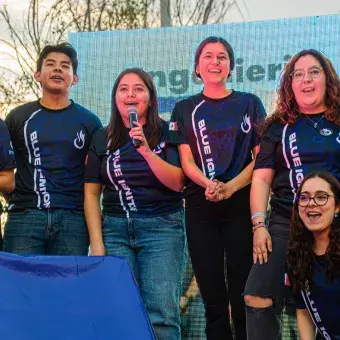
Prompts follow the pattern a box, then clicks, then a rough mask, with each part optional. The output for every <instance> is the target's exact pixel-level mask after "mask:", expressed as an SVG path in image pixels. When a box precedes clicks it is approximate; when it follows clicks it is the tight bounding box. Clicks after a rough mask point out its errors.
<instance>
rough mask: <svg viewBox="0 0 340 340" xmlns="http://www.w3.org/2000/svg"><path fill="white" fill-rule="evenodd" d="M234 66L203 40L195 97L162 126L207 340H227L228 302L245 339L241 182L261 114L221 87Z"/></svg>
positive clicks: (219, 43)
mask: <svg viewBox="0 0 340 340" xmlns="http://www.w3.org/2000/svg"><path fill="white" fill-rule="evenodd" d="M234 65H235V62H234V52H233V50H232V48H231V46H230V45H229V43H228V42H227V41H226V40H224V39H223V38H219V37H209V38H207V39H205V40H203V41H202V42H201V44H200V45H199V47H198V48H197V51H196V54H195V68H194V70H195V73H196V76H197V77H198V78H200V79H202V81H203V84H204V89H203V92H201V93H199V94H197V95H195V96H192V97H190V98H188V99H185V100H183V101H181V102H179V103H178V104H177V105H176V106H175V108H174V111H173V114H172V118H171V121H170V125H169V129H170V133H169V141H170V142H171V143H173V144H176V145H178V149H179V153H180V158H181V163H182V167H183V170H184V172H185V173H186V175H187V176H188V177H189V183H188V184H187V186H186V189H185V197H186V207H185V209H186V228H187V229H186V230H187V237H188V245H189V250H190V255H191V260H192V264H193V268H194V272H195V276H196V279H197V282H198V285H199V288H200V291H201V295H202V297H203V300H204V304H205V311H206V334H207V338H208V339H209V340H210V339H214V340H217V339H221V340H222V339H223V340H227V339H232V332H231V327H230V315H229V312H228V311H229V303H230V304H231V314H232V320H233V325H234V329H235V332H236V339H237V340H242V339H246V322H245V306H244V302H243V298H242V293H243V290H244V286H245V283H246V280H247V276H248V273H249V270H250V268H251V265H252V224H251V219H250V208H249V191H250V188H249V183H250V180H251V176H252V172H253V166H254V161H253V159H254V158H255V156H256V153H257V151H258V144H259V139H258V135H257V129H256V127H257V125H258V124H259V123H260V122H262V121H263V120H264V118H265V111H264V108H263V105H262V103H261V101H260V99H259V98H258V97H256V96H254V95H252V94H250V93H243V92H238V91H234V90H230V89H229V88H228V87H227V84H226V82H227V79H228V78H230V76H231V73H232V70H233V69H234ZM214 180H215V182H214ZM222 199H223V200H222ZM217 201H218V202H217ZM225 263H226V266H225ZM225 268H226V273H225ZM226 279H227V280H226ZM226 281H227V282H226Z"/></svg>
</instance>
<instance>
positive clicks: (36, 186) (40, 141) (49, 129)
mask: <svg viewBox="0 0 340 340" xmlns="http://www.w3.org/2000/svg"><path fill="white" fill-rule="evenodd" d="M6 123H7V125H8V128H9V132H10V135H11V139H12V142H13V148H14V153H15V158H16V162H17V172H16V175H15V181H16V182H15V190H14V194H13V196H12V197H11V200H10V204H9V210H19V209H24V208H37V209H49V208H63V209H76V210H83V205H84V204H83V200H84V194H83V193H84V189H83V185H84V168H85V157H86V154H87V151H88V148H89V146H90V143H91V140H92V136H93V133H94V132H95V131H96V130H98V129H99V128H101V127H102V124H101V122H100V120H99V118H98V117H97V116H95V115H94V114H93V113H92V112H90V111H88V110H86V109H85V108H83V107H82V106H80V105H78V104H76V103H74V102H71V104H70V105H69V106H68V107H66V108H64V109H62V110H50V109H47V108H45V107H43V106H42V105H40V103H39V101H35V102H31V103H27V104H24V105H22V106H19V107H17V108H16V109H14V110H13V111H11V112H10V114H9V115H8V116H7V117H6Z"/></svg>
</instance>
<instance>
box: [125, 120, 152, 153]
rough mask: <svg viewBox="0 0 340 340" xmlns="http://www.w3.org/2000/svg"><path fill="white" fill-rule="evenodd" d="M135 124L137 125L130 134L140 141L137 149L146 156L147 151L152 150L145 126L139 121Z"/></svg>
mask: <svg viewBox="0 0 340 340" xmlns="http://www.w3.org/2000/svg"><path fill="white" fill-rule="evenodd" d="M134 124H135V125H136V126H135V127H134V128H132V129H131V130H130V132H129V136H130V137H131V138H134V139H136V140H139V141H140V146H139V147H138V148H137V151H138V152H139V153H140V154H141V155H142V156H144V155H145V154H146V153H148V152H150V151H151V150H150V147H149V144H148V141H147V140H146V138H145V135H144V131H143V126H142V125H141V124H140V123H138V122H134Z"/></svg>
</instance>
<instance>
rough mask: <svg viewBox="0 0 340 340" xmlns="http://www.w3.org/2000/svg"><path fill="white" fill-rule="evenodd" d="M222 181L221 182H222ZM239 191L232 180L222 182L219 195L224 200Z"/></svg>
mask: <svg viewBox="0 0 340 340" xmlns="http://www.w3.org/2000/svg"><path fill="white" fill-rule="evenodd" d="M220 183H221V182H220ZM236 191H237V188H236V186H235V185H234V184H233V182H232V181H229V182H227V183H221V186H220V188H219V191H218V197H221V199H222V200H227V199H228V198H230V197H231V196H232V195H233V194H234V193H235V192H236Z"/></svg>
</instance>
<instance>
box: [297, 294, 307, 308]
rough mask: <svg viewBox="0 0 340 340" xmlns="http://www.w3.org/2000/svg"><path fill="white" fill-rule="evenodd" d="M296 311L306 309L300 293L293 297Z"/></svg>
mask: <svg viewBox="0 0 340 340" xmlns="http://www.w3.org/2000/svg"><path fill="white" fill-rule="evenodd" d="M294 299H295V306H296V309H306V304H305V301H304V300H303V297H302V294H301V292H300V293H299V294H295V295H294Z"/></svg>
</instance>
